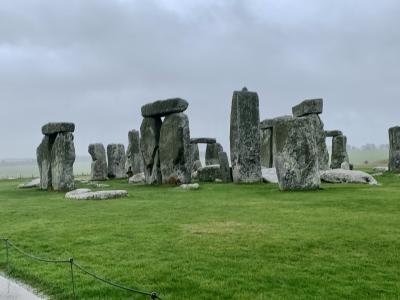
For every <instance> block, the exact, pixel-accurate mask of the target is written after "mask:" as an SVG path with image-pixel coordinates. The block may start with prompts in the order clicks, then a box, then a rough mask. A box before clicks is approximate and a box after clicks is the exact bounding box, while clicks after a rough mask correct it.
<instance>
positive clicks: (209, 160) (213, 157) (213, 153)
mask: <svg viewBox="0 0 400 300" xmlns="http://www.w3.org/2000/svg"><path fill="white" fill-rule="evenodd" d="M222 151H224V149H223V147H222V145H221V144H220V143H212V144H207V147H206V166H210V165H216V164H219V158H218V153H220V152H222Z"/></svg>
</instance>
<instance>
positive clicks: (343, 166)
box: [340, 161, 350, 170]
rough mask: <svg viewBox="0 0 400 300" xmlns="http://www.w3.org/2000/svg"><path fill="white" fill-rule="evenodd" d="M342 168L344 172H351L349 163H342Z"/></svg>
mask: <svg viewBox="0 0 400 300" xmlns="http://www.w3.org/2000/svg"><path fill="white" fill-rule="evenodd" d="M340 168H341V169H343V170H350V164H349V163H348V162H347V161H345V162H342V164H341V165H340Z"/></svg>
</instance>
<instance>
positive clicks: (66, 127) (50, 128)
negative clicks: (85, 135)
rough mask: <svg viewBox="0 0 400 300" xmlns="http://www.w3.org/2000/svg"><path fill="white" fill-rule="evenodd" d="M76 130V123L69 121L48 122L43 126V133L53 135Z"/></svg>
mask: <svg viewBox="0 0 400 300" xmlns="http://www.w3.org/2000/svg"><path fill="white" fill-rule="evenodd" d="M74 131H75V124H74V123H67V122H57V123H56V122H54V123H47V124H46V125H43V127H42V133H43V134H44V135H52V134H57V133H60V132H74Z"/></svg>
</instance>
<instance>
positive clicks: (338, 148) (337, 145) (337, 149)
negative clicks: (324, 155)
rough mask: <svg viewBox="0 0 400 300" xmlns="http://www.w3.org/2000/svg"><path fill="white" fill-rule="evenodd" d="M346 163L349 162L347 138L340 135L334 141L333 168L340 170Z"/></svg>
mask: <svg viewBox="0 0 400 300" xmlns="http://www.w3.org/2000/svg"><path fill="white" fill-rule="evenodd" d="M344 162H349V156H348V155H347V138H346V136H344V135H338V136H335V137H334V138H333V139H332V156H331V168H332V169H340V168H341V166H342V163H344Z"/></svg>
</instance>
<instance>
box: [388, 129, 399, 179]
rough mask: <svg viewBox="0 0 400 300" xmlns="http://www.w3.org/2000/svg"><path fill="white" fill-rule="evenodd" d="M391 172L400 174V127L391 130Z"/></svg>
mask: <svg viewBox="0 0 400 300" xmlns="http://www.w3.org/2000/svg"><path fill="white" fill-rule="evenodd" d="M389 172H394V173H400V127H398V126H396V127H392V128H390V129H389Z"/></svg>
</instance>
